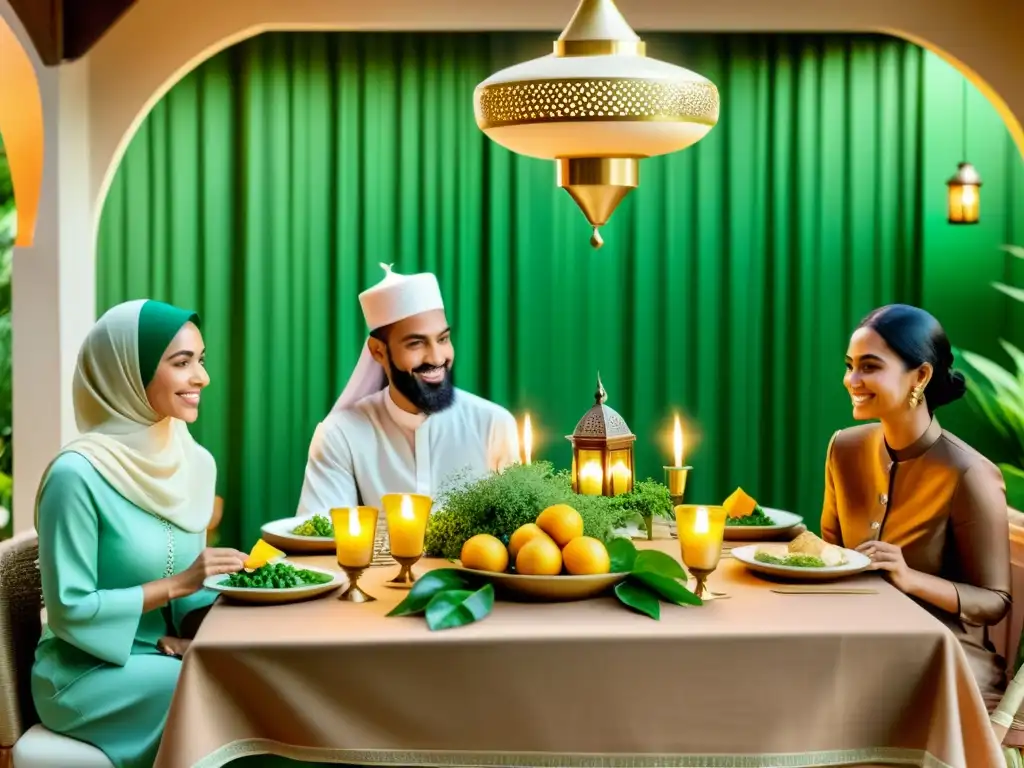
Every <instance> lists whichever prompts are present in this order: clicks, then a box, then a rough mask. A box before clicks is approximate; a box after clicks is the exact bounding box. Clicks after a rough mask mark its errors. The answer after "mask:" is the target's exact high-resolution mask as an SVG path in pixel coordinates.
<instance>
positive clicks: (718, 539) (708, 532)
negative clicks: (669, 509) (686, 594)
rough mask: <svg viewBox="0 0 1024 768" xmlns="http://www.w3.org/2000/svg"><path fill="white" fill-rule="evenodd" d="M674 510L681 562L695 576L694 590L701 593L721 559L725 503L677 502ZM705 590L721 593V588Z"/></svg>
mask: <svg viewBox="0 0 1024 768" xmlns="http://www.w3.org/2000/svg"><path fill="white" fill-rule="evenodd" d="M675 513H676V532H677V534H678V535H679V548H680V550H681V554H682V558H683V564H684V565H685V566H686V567H687V569H688V570H689V571H690V573H692V574H693V577H694V578H695V579H696V580H697V588H696V589H695V590H694V594H696V595H697V597H703V596H704V590H705V589H706V588H707V581H708V577H709V576H710V575H711V574H712V573H714V571H715V569H716V568H718V562H719V561H720V560H721V559H722V540H723V539H724V538H725V507H721V506H704V505H697V504H680V505H679V506H677V507H676V508H675ZM709 592H710V594H711V595H712V596H713V597H723V596H724V593H721V592H711V591H710V590H709Z"/></svg>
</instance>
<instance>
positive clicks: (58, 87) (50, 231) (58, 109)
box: [0, 0, 96, 531]
mask: <svg viewBox="0 0 1024 768" xmlns="http://www.w3.org/2000/svg"><path fill="white" fill-rule="evenodd" d="M0 18H2V19H3V21H4V22H6V24H7V25H8V26H9V27H10V29H11V30H12V31H13V32H14V34H15V36H16V37H17V39H18V41H19V42H20V43H21V45H22V47H23V48H24V49H25V51H26V52H27V53H28V57H29V61H30V62H31V65H32V68H33V69H34V71H35V77H36V79H37V81H38V84H39V98H40V103H41V105H42V113H43V163H42V178H41V180H37V183H38V184H39V186H38V189H39V208H38V215H37V217H36V223H35V235H34V237H33V239H32V244H31V246H20V247H19V246H16V247H15V249H14V271H13V284H12V321H13V331H14V344H13V346H14V353H13V378H14V382H13V388H14V510H13V512H14V529H15V531H21V530H24V529H26V528H30V527H31V526H32V522H33V521H32V518H33V507H34V500H35V493H36V487H37V485H38V483H39V478H40V476H41V475H42V473H43V470H44V469H45V468H46V465H47V463H48V462H49V461H50V460H51V459H52V458H53V457H54V455H55V454H56V452H57V450H58V448H59V447H60V445H61V444H62V443H63V442H64V441H65V440H67V439H68V438H69V437H71V436H72V435H73V434H74V431H75V419H74V412H73V410H72V407H71V386H70V385H71V376H72V373H73V372H74V366H75V359H76V357H77V354H78V347H79V345H80V344H81V340H82V338H83V337H84V335H85V333H86V332H87V331H88V330H89V325H90V323H91V322H92V320H93V315H94V311H95V309H94V308H95V304H96V288H95V284H96V277H95V273H96V259H95V246H94V239H95V238H94V234H93V217H92V211H93V206H92V194H94V191H95V188H96V187H95V185H93V184H91V183H90V178H89V156H90V148H89V134H88V125H89V105H88V88H89V82H88V78H87V75H88V71H89V69H88V62H87V61H81V62H76V63H75V64H73V65H69V66H63V67H45V66H43V63H42V61H41V60H40V59H39V56H38V55H37V54H36V51H35V48H34V46H33V45H32V42H31V40H30V38H29V36H28V34H27V33H26V32H25V28H24V27H23V26H22V24H21V21H20V20H19V19H18V17H17V15H16V14H15V13H14V11H13V9H12V8H11V6H10V4H9V3H8V2H7V0H0ZM0 76H2V75H0ZM37 172H38V171H37ZM15 194H16V195H18V194H20V193H19V189H17V188H16V189H15ZM18 202H19V200H18V199H15V205H17V204H18Z"/></svg>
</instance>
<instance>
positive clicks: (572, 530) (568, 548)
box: [460, 504, 629, 602]
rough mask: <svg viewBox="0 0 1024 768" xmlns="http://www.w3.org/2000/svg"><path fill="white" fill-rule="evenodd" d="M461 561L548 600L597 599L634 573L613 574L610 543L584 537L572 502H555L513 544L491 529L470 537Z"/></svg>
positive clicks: (518, 591)
mask: <svg viewBox="0 0 1024 768" xmlns="http://www.w3.org/2000/svg"><path fill="white" fill-rule="evenodd" d="M460 565H461V567H462V569H463V570H466V571H472V572H474V573H478V574H479V573H484V574H486V576H487V578H488V579H489V580H490V581H491V582H492V583H493V584H494V586H495V588H497V589H498V590H499V591H504V592H506V593H507V594H510V595H516V596H518V597H522V598H527V599H532V600H542V601H546V602H562V601H568V600H585V599H587V598H590V597H597V596H598V595H601V594H603V593H605V592H607V591H609V590H610V589H611V588H612V587H614V586H615V585H616V584H618V583H619V582H621V581H623V580H624V579H625V578H626V577H627V576H628V575H629V574H628V573H612V572H611V558H610V557H609V555H608V550H607V548H606V547H605V545H604V543H603V542H602V541H600V540H598V539H595V538H593V537H592V536H584V535H583V518H582V517H581V516H580V513H579V512H577V511H576V510H575V509H573V508H572V507H571V506H569V505H568V504H555V505H553V506H550V507H548V508H547V509H545V510H544V511H543V512H541V513H540V514H539V515H538V516H537V519H536V521H535V522H532V523H526V524H525V525H521V526H520V527H519V528H517V529H516V530H515V531H514V532H513V533H512V535H511V537H509V541H508V546H507V547H506V546H505V544H503V543H502V541H501V540H500V539H499V538H497V537H496V536H492V535H490V534H487V533H481V534H477V535H476V536H473V537H471V538H470V539H467V540H466V542H465V543H464V544H463V545H462V552H461V557H460Z"/></svg>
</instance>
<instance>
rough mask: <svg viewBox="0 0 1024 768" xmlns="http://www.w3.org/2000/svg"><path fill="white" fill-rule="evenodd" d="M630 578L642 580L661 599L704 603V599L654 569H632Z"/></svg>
mask: <svg viewBox="0 0 1024 768" xmlns="http://www.w3.org/2000/svg"><path fill="white" fill-rule="evenodd" d="M630 579H635V580H636V581H639V582H642V583H643V584H644V586H646V587H647V588H648V589H649V590H650V591H651V592H654V593H655V594H657V595H658V597H660V598H661V599H662V600H668V601H669V602H670V603H675V604H676V605H704V601H703V600H701V599H700V598H699V597H697V596H696V595H695V594H693V592H691V591H690V590H688V589H687V588H686V587H684V586H683V585H682V584H680V583H679V582H678V581H676V580H675V579H674V578H670V577H668V576H662V575H661V574H660V573H655V572H654V571H633V575H632V576H630Z"/></svg>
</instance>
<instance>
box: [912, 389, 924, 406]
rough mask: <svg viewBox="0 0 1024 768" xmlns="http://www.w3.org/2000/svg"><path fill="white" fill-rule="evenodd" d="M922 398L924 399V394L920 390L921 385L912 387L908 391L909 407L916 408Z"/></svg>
mask: <svg viewBox="0 0 1024 768" xmlns="http://www.w3.org/2000/svg"><path fill="white" fill-rule="evenodd" d="M922 400H924V394H923V393H922V391H921V387H914V389H913V390H912V391H911V393H910V407H911V408H917V406H919V405H920V404H921V401H922Z"/></svg>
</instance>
